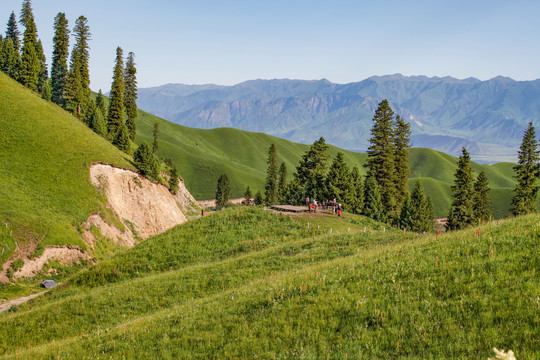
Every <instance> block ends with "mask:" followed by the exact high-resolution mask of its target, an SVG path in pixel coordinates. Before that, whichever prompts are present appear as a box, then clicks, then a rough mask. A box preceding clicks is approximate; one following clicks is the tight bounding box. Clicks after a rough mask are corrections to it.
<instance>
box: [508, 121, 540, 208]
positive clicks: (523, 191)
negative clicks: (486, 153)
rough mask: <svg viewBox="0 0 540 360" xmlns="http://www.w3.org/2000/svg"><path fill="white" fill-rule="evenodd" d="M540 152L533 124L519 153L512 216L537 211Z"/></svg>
mask: <svg viewBox="0 0 540 360" xmlns="http://www.w3.org/2000/svg"><path fill="white" fill-rule="evenodd" d="M539 154H540V152H539V151H538V141H537V140H536V133H535V129H534V126H533V124H532V122H529V126H528V127H527V129H526V130H525V134H524V135H523V140H522V142H521V146H520V148H519V152H518V163H517V165H516V166H514V172H515V177H516V178H517V184H516V188H515V189H514V196H513V198H512V209H511V211H512V214H514V215H515V216H517V215H524V214H529V213H532V212H535V211H536V196H537V194H538V185H537V183H536V179H537V178H538V176H539V175H540V156H539Z"/></svg>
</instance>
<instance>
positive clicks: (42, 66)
mask: <svg viewBox="0 0 540 360" xmlns="http://www.w3.org/2000/svg"><path fill="white" fill-rule="evenodd" d="M36 54H37V57H38V60H39V74H38V84H37V89H38V91H39V92H40V93H43V86H45V83H46V82H47V80H48V79H49V72H48V70H47V59H46V58H45V53H44V52H43V45H42V44H41V40H38V41H37V43H36Z"/></svg>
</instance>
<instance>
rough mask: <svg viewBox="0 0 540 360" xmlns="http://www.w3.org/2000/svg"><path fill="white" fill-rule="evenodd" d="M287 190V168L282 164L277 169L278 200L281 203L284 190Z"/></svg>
mask: <svg viewBox="0 0 540 360" xmlns="http://www.w3.org/2000/svg"><path fill="white" fill-rule="evenodd" d="M286 189H287V166H286V165H285V163H284V162H282V163H281V166H280V167H279V182H278V199H279V201H280V202H283V200H284V198H283V197H284V195H285V190H286Z"/></svg>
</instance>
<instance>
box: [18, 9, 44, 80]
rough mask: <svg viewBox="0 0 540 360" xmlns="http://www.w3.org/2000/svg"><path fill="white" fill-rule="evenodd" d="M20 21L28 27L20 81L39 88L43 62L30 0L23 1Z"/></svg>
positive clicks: (25, 35) (23, 47)
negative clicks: (38, 49) (39, 54)
mask: <svg viewBox="0 0 540 360" xmlns="http://www.w3.org/2000/svg"><path fill="white" fill-rule="evenodd" d="M20 23H21V24H23V25H24V26H25V28H26V29H25V31H24V35H23V46H22V55H21V69H20V72H19V81H20V82H21V84H23V85H24V86H26V87H28V88H29V89H32V90H37V89H38V82H39V75H40V73H41V64H40V60H39V57H38V53H37V51H36V47H37V41H38V40H37V28H36V23H35V21H34V14H33V13H32V3H31V1H30V0H24V1H23V8H22V10H21V19H20Z"/></svg>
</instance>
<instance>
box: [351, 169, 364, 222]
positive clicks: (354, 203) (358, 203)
mask: <svg viewBox="0 0 540 360" xmlns="http://www.w3.org/2000/svg"><path fill="white" fill-rule="evenodd" d="M351 187H352V188H351V198H350V211H351V212H352V213H354V214H361V213H362V208H363V207H364V182H363V181H362V175H360V169H359V168H358V166H355V167H353V169H352V170H351Z"/></svg>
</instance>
